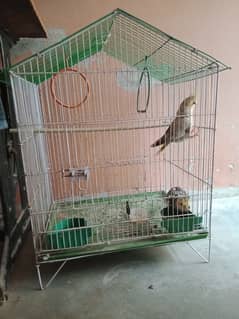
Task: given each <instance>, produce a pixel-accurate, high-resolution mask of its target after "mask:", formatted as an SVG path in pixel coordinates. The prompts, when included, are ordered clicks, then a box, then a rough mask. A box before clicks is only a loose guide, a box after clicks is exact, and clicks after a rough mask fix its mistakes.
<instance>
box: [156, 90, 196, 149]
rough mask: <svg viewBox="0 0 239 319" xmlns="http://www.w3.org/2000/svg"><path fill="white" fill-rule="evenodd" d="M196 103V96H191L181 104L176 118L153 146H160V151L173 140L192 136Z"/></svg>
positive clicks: (176, 140)
mask: <svg viewBox="0 0 239 319" xmlns="http://www.w3.org/2000/svg"><path fill="white" fill-rule="evenodd" d="M195 104H196V97H195V96H189V97H187V98H186V99H185V100H183V102H182V103H181V104H180V106H179V109H178V111H177V113H176V117H175V119H174V120H173V121H172V123H171V124H170V126H169V127H168V128H167V130H166V132H165V134H164V135H163V136H162V137H160V138H159V139H158V140H157V141H156V142H154V143H153V144H152V145H151V147H155V146H160V150H159V151H160V152H162V150H163V149H165V147H166V146H167V145H169V144H170V143H173V142H180V141H182V140H184V139H185V138H188V137H190V133H191V130H192V127H193V125H194V123H193V122H194V121H193V111H194V107H195Z"/></svg>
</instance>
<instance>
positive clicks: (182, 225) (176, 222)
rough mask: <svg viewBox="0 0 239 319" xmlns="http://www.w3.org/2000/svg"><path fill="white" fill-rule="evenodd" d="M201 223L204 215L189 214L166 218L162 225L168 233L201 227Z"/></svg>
mask: <svg viewBox="0 0 239 319" xmlns="http://www.w3.org/2000/svg"><path fill="white" fill-rule="evenodd" d="M201 224H202V216H196V215H189V216H179V217H167V218H164V219H163V221H162V224H161V225H162V227H163V228H165V229H166V230H167V232H168V233H182V232H189V231H193V230H196V229H200V228H201Z"/></svg>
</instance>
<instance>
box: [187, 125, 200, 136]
mask: <svg viewBox="0 0 239 319" xmlns="http://www.w3.org/2000/svg"><path fill="white" fill-rule="evenodd" d="M195 136H199V128H198V127H192V129H191V130H190V133H189V137H195Z"/></svg>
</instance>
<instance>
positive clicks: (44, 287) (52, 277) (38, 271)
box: [36, 259, 68, 290]
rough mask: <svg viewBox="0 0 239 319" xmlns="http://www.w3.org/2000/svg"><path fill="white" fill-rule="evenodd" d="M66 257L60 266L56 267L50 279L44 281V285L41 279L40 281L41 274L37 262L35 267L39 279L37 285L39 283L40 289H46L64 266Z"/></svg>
mask: <svg viewBox="0 0 239 319" xmlns="http://www.w3.org/2000/svg"><path fill="white" fill-rule="evenodd" d="M67 261H68V259H65V260H64V261H63V262H62V263H61V264H60V266H59V267H58V268H57V270H56V271H55V272H54V273H53V275H52V276H51V277H50V279H49V280H48V281H47V282H46V284H45V285H44V284H43V281H42V276H41V270H40V267H41V265H40V264H37V265H36V268H37V276H38V280H39V285H40V289H41V290H44V289H46V288H47V287H49V286H50V284H51V283H52V282H53V280H54V279H55V278H56V276H57V275H58V273H59V272H60V271H61V270H62V268H63V267H64V266H65V264H66V263H67Z"/></svg>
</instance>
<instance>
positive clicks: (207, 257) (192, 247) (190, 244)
mask: <svg viewBox="0 0 239 319" xmlns="http://www.w3.org/2000/svg"><path fill="white" fill-rule="evenodd" d="M207 240H208V253H207V256H206V257H205V256H204V255H203V254H202V253H201V252H200V251H199V250H198V249H197V248H195V247H194V246H193V244H192V243H191V242H188V241H187V242H186V244H187V245H188V246H189V247H190V248H191V249H192V250H193V251H194V252H195V253H196V254H197V255H198V256H199V257H200V258H201V259H202V260H203V262H205V263H209V262H210V259H211V245H212V238H211V235H209V237H208V239H207Z"/></svg>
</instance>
